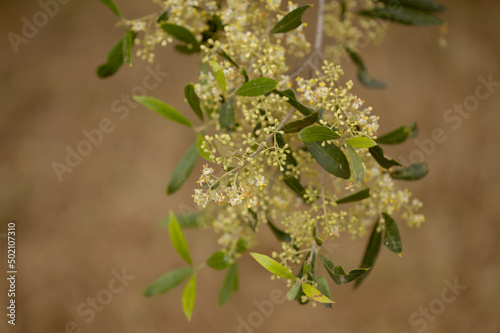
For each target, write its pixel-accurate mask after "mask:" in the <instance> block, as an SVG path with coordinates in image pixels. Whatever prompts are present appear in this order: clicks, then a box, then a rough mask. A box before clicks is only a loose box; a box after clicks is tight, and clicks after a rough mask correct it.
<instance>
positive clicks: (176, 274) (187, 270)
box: [144, 267, 193, 297]
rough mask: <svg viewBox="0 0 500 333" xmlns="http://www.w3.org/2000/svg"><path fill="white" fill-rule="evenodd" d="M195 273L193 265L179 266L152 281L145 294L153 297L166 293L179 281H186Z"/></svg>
mask: <svg viewBox="0 0 500 333" xmlns="http://www.w3.org/2000/svg"><path fill="white" fill-rule="evenodd" d="M192 273H193V268H192V267H184V268H179V269H176V270H174V271H171V272H168V273H167V274H165V275H162V276H160V277H159V278H158V279H157V280H156V281H154V282H153V283H151V284H150V285H149V286H148V287H147V288H146V289H145V290H144V296H146V297H151V296H157V295H160V294H163V293H166V292H167V291H169V290H170V289H172V288H173V287H175V286H177V285H178V284H179V283H181V282H182V281H184V280H185V279H186V278H187V277H188V276H189V275H191V274H192Z"/></svg>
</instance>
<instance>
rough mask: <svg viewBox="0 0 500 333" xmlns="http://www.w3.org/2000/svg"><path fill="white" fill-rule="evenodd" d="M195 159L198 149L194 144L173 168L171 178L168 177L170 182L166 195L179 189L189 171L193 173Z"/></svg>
mask: <svg viewBox="0 0 500 333" xmlns="http://www.w3.org/2000/svg"><path fill="white" fill-rule="evenodd" d="M197 159H198V149H197V148H196V143H195V144H193V145H192V146H191V147H189V149H188V151H187V152H186V153H185V154H184V156H182V158H181V160H180V161H179V163H178V164H177V166H176V167H175V170H174V173H173V174H172V177H170V182H169V183H168V188H167V194H172V193H174V192H175V191H177V190H178V189H180V188H181V186H182V185H183V184H184V182H185V181H186V180H187V179H188V177H189V175H190V174H191V171H193V168H194V166H195V164H196V160H197Z"/></svg>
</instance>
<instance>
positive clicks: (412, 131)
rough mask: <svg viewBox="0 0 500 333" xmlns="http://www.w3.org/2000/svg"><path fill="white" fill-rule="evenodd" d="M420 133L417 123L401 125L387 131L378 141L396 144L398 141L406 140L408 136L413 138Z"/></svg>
mask: <svg viewBox="0 0 500 333" xmlns="http://www.w3.org/2000/svg"><path fill="white" fill-rule="evenodd" d="M417 133H418V128H417V123H412V124H411V125H410V126H401V127H398V128H396V129H395V130H393V131H391V132H389V133H386V134H384V135H382V136H381V137H379V138H378V139H377V140H375V141H377V143H381V144H386V145H394V144H397V143H401V142H404V141H405V140H406V139H407V138H412V137H414V136H416V135H417Z"/></svg>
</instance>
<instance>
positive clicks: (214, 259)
mask: <svg viewBox="0 0 500 333" xmlns="http://www.w3.org/2000/svg"><path fill="white" fill-rule="evenodd" d="M207 265H208V266H209V267H211V268H213V269H216V270H218V271H222V270H224V269H226V268H228V267H229V258H228V256H227V254H226V253H224V252H223V251H217V252H215V253H214V254H212V255H211V256H210V258H208V260H207Z"/></svg>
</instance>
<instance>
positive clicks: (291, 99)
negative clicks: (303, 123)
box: [273, 89, 314, 116]
mask: <svg viewBox="0 0 500 333" xmlns="http://www.w3.org/2000/svg"><path fill="white" fill-rule="evenodd" d="M273 92H274V93H275V94H277V95H279V96H281V97H287V98H288V104H290V105H291V106H293V107H294V108H295V109H297V111H299V112H300V113H302V114H303V115H304V116H309V115H311V114H312V113H313V112H314V110H313V109H310V108H308V107H307V106H305V105H304V104H301V103H299V102H298V101H297V98H296V96H295V92H294V91H293V90H292V89H287V90H276V89H274V90H273Z"/></svg>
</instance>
